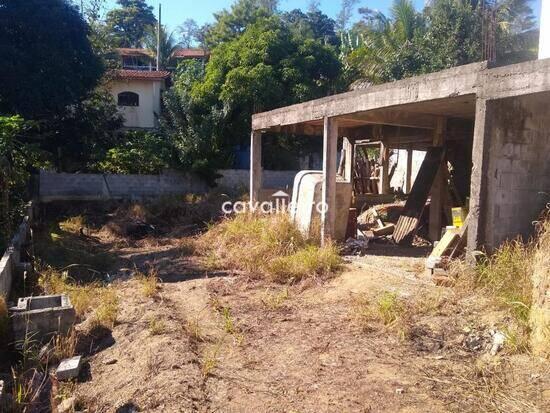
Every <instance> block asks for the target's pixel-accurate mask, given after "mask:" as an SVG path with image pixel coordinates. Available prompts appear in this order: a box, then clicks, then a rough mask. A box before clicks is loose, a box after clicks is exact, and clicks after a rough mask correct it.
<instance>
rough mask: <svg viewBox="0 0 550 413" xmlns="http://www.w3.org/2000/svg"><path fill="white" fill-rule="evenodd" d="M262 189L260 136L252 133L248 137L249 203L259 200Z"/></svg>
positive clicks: (256, 132)
mask: <svg viewBox="0 0 550 413" xmlns="http://www.w3.org/2000/svg"><path fill="white" fill-rule="evenodd" d="M260 189H262V134H261V133H260V132H259V131H252V134H251V136H250V202H256V201H259V200H260Z"/></svg>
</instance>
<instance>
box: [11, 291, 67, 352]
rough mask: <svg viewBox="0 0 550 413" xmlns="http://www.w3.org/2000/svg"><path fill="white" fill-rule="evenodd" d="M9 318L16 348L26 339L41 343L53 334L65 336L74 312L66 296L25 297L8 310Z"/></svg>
mask: <svg viewBox="0 0 550 413" xmlns="http://www.w3.org/2000/svg"><path fill="white" fill-rule="evenodd" d="M10 318H11V321H12V328H13V335H14V338H15V340H16V346H21V345H22V343H23V342H24V341H25V339H26V338H27V337H32V339H33V340H37V341H41V340H42V339H47V338H49V337H50V336H52V335H53V334H67V332H68V331H69V330H70V329H71V327H72V326H73V324H74V322H75V319H76V312H75V310H74V308H73V306H72V305H71V302H70V300H69V297H68V296H66V295H49V296H37V297H25V298H20V299H19V302H18V303H17V307H12V308H10Z"/></svg>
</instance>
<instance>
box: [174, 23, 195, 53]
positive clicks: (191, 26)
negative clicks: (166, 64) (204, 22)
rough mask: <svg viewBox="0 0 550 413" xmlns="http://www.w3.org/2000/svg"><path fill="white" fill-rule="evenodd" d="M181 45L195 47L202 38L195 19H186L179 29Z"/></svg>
mask: <svg viewBox="0 0 550 413" xmlns="http://www.w3.org/2000/svg"><path fill="white" fill-rule="evenodd" d="M178 33H179V35H180V37H179V44H181V46H182V47H188V48H189V47H193V46H194V45H195V43H196V42H197V41H199V37H200V28H199V25H198V24H197V22H196V21H195V20H193V19H186V20H185V21H184V22H183V23H182V24H181V25H180V26H179V27H178Z"/></svg>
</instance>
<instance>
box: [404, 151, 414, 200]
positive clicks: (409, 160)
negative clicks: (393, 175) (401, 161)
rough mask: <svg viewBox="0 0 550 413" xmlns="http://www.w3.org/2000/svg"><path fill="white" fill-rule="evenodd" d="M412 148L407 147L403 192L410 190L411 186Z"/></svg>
mask: <svg viewBox="0 0 550 413" xmlns="http://www.w3.org/2000/svg"><path fill="white" fill-rule="evenodd" d="M412 157H413V150H412V148H409V149H407V171H406V172H405V193H406V194H408V193H410V192H411V188H412Z"/></svg>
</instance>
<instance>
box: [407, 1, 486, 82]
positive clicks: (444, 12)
mask: <svg viewBox="0 0 550 413" xmlns="http://www.w3.org/2000/svg"><path fill="white" fill-rule="evenodd" d="M424 14H425V16H426V21H427V27H428V28H427V31H426V33H425V34H424V36H422V38H420V39H418V42H417V47H418V48H419V49H420V50H421V54H422V71H423V72H434V71H438V70H442V69H445V68H448V67H453V66H459V65H463V64H467V63H472V62H476V61H480V60H481V49H482V44H481V40H482V35H481V22H482V15H481V10H480V9H479V8H478V7H476V6H475V5H474V4H472V3H471V2H469V1H456V0H436V1H434V2H433V3H432V5H431V7H429V8H427V9H426V10H425V11H424Z"/></svg>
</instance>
